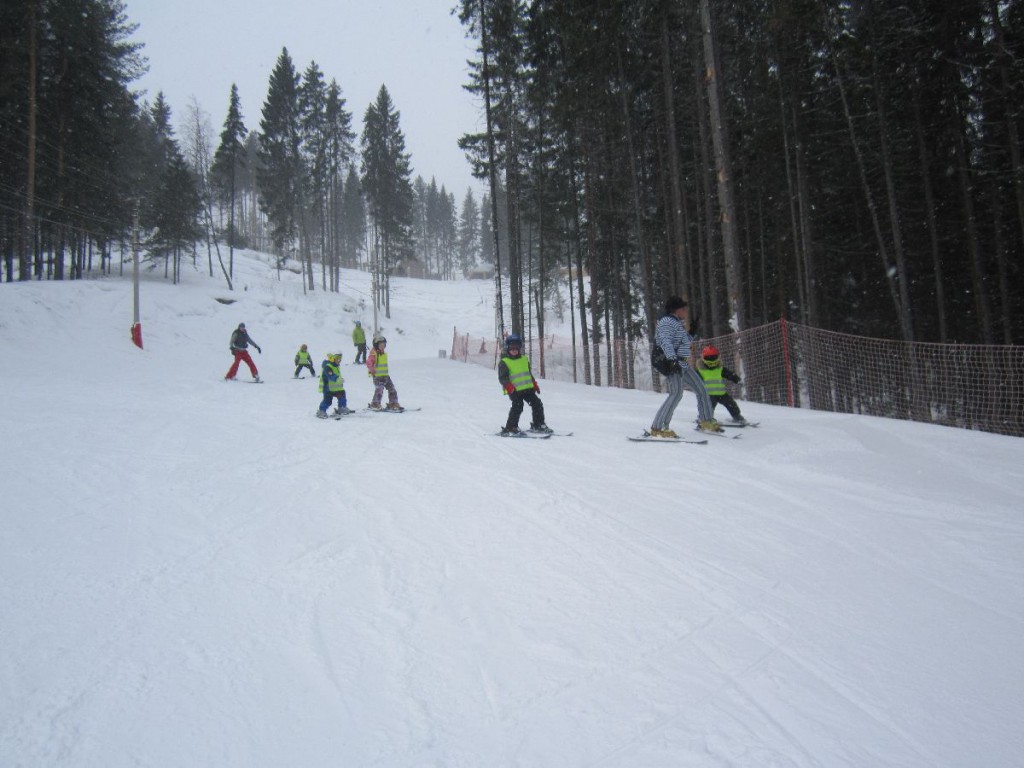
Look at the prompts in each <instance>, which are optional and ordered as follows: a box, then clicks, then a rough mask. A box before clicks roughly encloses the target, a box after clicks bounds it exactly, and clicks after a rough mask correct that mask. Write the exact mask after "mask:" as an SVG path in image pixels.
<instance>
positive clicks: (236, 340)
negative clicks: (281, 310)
mask: <svg viewBox="0 0 1024 768" xmlns="http://www.w3.org/2000/svg"><path fill="white" fill-rule="evenodd" d="M250 344H252V345H253V346H254V347H256V351H257V352H259V353H260V354H261V355H262V354H263V350H262V349H260V345H259V344H257V343H256V342H255V341H253V340H252V338H250V336H249V334H248V333H247V332H246V330H245V323H239V324H238V327H237V328H235V330H234V331H232V333H231V354H232V355H234V356H235V362H233V363H232V364H231V368H230V369H228V372H227V375H225V376H224V378H225V379H227V380H228V381H234V379H235V374H236V373H238V366H239V364H240V363H243V362H244V363H245V364H246V365H248V366H249V372H250V373H251V374H252V380H253V381H259V380H260V372H259V371H257V370H256V363H254V362H253V361H252V358H251V357H250V356H249V350H248V346H249V345H250Z"/></svg>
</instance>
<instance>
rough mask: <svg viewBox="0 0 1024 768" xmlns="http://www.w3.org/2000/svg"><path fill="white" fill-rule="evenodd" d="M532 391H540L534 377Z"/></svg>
mask: <svg viewBox="0 0 1024 768" xmlns="http://www.w3.org/2000/svg"><path fill="white" fill-rule="evenodd" d="M533 391H534V392H540V384H538V383H537V380H536V379H534V380H533Z"/></svg>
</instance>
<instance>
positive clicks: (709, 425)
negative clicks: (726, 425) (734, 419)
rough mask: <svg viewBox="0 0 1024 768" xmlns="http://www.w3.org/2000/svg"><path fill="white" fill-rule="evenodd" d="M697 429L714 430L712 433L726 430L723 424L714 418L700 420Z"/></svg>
mask: <svg viewBox="0 0 1024 768" xmlns="http://www.w3.org/2000/svg"><path fill="white" fill-rule="evenodd" d="M697 429H698V431H700V432H712V433H714V432H724V431H725V430H724V429H722V425H721V424H719V423H718V422H717V421H715V420H714V419H707V420H705V421H702V422H699V423H698V424H697Z"/></svg>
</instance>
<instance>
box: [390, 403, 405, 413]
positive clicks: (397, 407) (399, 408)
mask: <svg viewBox="0 0 1024 768" xmlns="http://www.w3.org/2000/svg"><path fill="white" fill-rule="evenodd" d="M387 409H388V410H389V411H404V410H405V409H404V408H403V407H402V406H400V405H399V404H398V403H388V405H387Z"/></svg>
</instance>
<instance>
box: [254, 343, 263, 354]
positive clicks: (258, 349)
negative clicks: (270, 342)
mask: <svg viewBox="0 0 1024 768" xmlns="http://www.w3.org/2000/svg"><path fill="white" fill-rule="evenodd" d="M253 346H254V347H256V345H255V344H253ZM256 351H257V352H259V353H260V354H261V355H262V354H263V350H262V349H260V348H259V347H256Z"/></svg>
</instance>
